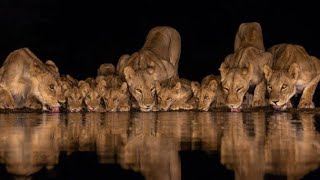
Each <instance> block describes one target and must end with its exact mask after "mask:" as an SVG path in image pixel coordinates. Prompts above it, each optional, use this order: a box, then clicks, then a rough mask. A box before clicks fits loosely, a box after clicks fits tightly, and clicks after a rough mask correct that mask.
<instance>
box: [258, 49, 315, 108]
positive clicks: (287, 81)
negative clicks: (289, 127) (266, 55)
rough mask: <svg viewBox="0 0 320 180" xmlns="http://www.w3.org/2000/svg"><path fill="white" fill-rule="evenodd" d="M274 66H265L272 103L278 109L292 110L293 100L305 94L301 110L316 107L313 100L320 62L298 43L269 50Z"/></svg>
mask: <svg viewBox="0 0 320 180" xmlns="http://www.w3.org/2000/svg"><path fill="white" fill-rule="evenodd" d="M269 51H270V52H272V53H273V57H274V60H273V65H272V66H269V65H265V66H264V69H263V70H264V74H265V77H266V79H267V90H268V93H269V103H270V105H272V106H273V108H274V109H276V110H286V109H287V108H290V107H292V104H291V101H290V99H291V97H292V96H294V95H295V94H300V93H302V96H301V98H300V101H299V104H298V108H314V107H315V105H314V103H313V101H312V99H313V95H314V92H315V90H316V87H317V85H318V82H319V79H320V61H319V60H318V59H317V58H316V57H314V56H310V55H309V54H308V53H307V52H306V51H305V49H304V48H303V47H302V46H300V45H296V44H286V43H283V44H277V45H274V46H272V47H271V48H270V49H269Z"/></svg>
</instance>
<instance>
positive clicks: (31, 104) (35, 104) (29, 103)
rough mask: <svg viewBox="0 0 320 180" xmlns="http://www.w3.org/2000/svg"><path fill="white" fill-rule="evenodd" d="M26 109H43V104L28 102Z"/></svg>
mask: <svg viewBox="0 0 320 180" xmlns="http://www.w3.org/2000/svg"><path fill="white" fill-rule="evenodd" d="M26 107H27V108H31V109H41V108H42V104H40V103H38V102H27V103H26Z"/></svg>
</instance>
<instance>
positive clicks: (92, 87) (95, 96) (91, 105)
mask: <svg viewBox="0 0 320 180" xmlns="http://www.w3.org/2000/svg"><path fill="white" fill-rule="evenodd" d="M93 80H94V81H95V79H93ZM78 86H79V89H80V92H81V94H82V97H83V98H84V104H85V105H86V108H87V110H88V111H89V112H102V111H103V109H104V108H103V107H102V105H101V91H102V90H101V89H102V88H104V87H103V86H101V85H99V84H98V85H97V84H94V82H92V79H91V78H87V81H84V80H80V81H79V84H78Z"/></svg>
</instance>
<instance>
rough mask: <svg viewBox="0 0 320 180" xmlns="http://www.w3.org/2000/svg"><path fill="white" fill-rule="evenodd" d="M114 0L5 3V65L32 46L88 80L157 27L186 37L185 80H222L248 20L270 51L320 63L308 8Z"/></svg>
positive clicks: (1, 42)
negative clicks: (304, 55) (301, 52)
mask: <svg viewBox="0 0 320 180" xmlns="http://www.w3.org/2000/svg"><path fill="white" fill-rule="evenodd" d="M115 2H116V3H115ZM115 2H111V1H92V0H90V1H74V2H71V1H67V0H65V1H52V0H47V1H42V0H25V1H22V0H20V1H19V0H18V1H17V0H1V3H0V8H1V9H0V59H1V60H0V62H1V64H2V62H3V61H4V60H5V58H6V56H7V55H8V54H9V53H10V52H12V51H13V50H15V49H18V48H21V47H29V48H30V49H31V51H33V52H34V53H35V54H36V55H37V56H38V57H39V58H40V59H41V60H43V61H45V60H46V59H52V60H54V61H55V62H56V64H57V66H58V67H59V69H60V73H61V74H70V75H72V76H73V77H75V78H77V79H84V78H86V77H88V76H95V75H96V70H97V68H98V67H99V65H100V64H101V63H106V62H107V63H113V64H114V65H116V63H117V61H118V58H119V57H120V56H121V55H123V54H126V53H129V54H131V53H133V52H135V51H138V50H139V49H140V48H141V47H142V45H143V43H144V40H145V37H146V35H147V33H148V31H149V30H150V29H151V28H153V27H155V26H161V25H167V26H172V27H174V28H175V29H177V30H178V31H179V32H180V35H181V41H182V42H181V43H182V49H181V57H180V63H179V74H180V77H183V78H188V79H190V80H201V78H203V77H204V76H205V75H207V74H211V73H213V74H219V71H218V67H219V66H220V63H221V62H222V60H223V59H224V57H225V56H226V55H228V54H230V53H232V51H233V42H234V36H235V34H236V31H237V29H238V27H239V25H240V23H242V22H250V21H257V22H259V23H260V24H261V26H262V30H263V36H264V43H265V47H266V48H268V47H270V46H271V45H274V44H277V43H284V42H286V43H297V44H300V45H302V46H304V47H305V48H306V50H307V52H309V54H311V55H315V56H317V57H320V48H319V45H318V43H317V42H319V41H320V31H319V30H320V28H319V27H318V26H319V25H317V23H318V19H319V15H318V14H319V13H318V12H317V10H313V9H311V8H312V7H316V6H315V5H313V4H310V3H308V5H303V4H302V3H301V2H300V1H299V2H300V3H295V2H291V3H290V4H279V2H272V1H265V2H263V1H254V2H249V1H238V2H236V3H235V2H227V1H221V2H220V1H212V2H201V1H191V2H184V1H182V2H180V4H178V3H173V1H171V2H166V1H148V2H147V3H142V2H139V3H137V2H138V1H130V3H128V2H125V1H115ZM306 4H307V3H306Z"/></svg>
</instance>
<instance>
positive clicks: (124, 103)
mask: <svg viewBox="0 0 320 180" xmlns="http://www.w3.org/2000/svg"><path fill="white" fill-rule="evenodd" d="M96 81H97V83H98V84H99V85H101V86H103V87H104V88H102V91H101V97H102V100H103V102H104V105H105V109H106V111H108V112H116V111H129V110H130V108H131V107H130V105H129V102H130V101H129V99H130V93H129V90H128V85H127V83H126V82H124V81H122V80H121V78H120V77H119V76H116V75H109V76H97V78H96Z"/></svg>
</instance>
